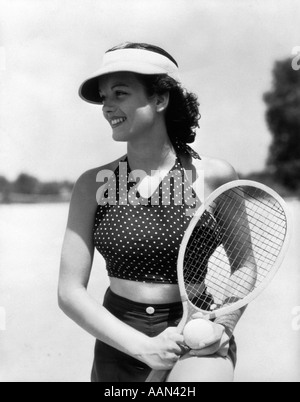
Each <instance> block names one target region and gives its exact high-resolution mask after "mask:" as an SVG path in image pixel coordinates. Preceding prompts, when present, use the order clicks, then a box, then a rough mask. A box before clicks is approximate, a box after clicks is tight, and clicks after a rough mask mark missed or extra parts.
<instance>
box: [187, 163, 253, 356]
mask: <svg viewBox="0 0 300 402" xmlns="http://www.w3.org/2000/svg"><path fill="white" fill-rule="evenodd" d="M207 165H208V166H206V169H205V170H204V175H205V177H206V179H207V180H208V181H209V187H210V188H211V190H212V191H213V190H215V189H217V188H218V187H220V186H222V185H223V184H226V183H228V182H230V181H233V180H238V175H237V173H236V171H235V170H234V168H233V167H232V166H231V165H230V164H228V163H227V162H225V161H222V160H212V161H210V162H209V164H207ZM207 195H209V194H206V196H207ZM245 309H246V307H243V308H241V309H239V310H237V311H234V312H232V313H230V314H225V315H222V316H221V317H218V318H217V319H215V321H214V322H213V324H214V334H213V336H212V337H211V339H208V340H207V342H206V344H205V345H203V346H202V348H201V349H200V350H197V351H193V352H192V354H195V355H197V356H205V355H210V354H214V353H218V354H220V355H222V356H225V355H227V351H228V345H229V340H230V338H231V336H232V334H233V331H234V329H235V327H236V325H237V323H238V321H239V320H240V318H241V316H242V315H243V313H244V311H245ZM201 317H202V314H201V313H199V314H198V313H196V314H195V315H194V317H193V318H201Z"/></svg>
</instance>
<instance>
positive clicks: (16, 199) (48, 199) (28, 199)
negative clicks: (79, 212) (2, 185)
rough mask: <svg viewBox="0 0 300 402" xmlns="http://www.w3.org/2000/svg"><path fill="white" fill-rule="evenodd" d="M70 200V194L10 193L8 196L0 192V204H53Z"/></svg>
mask: <svg viewBox="0 0 300 402" xmlns="http://www.w3.org/2000/svg"><path fill="white" fill-rule="evenodd" d="M70 200H71V194H59V195H57V194H53V195H52V194H49V195H41V194H20V193H10V194H9V196H7V195H6V196H4V195H3V194H0V205H9V204H54V203H68V202H70Z"/></svg>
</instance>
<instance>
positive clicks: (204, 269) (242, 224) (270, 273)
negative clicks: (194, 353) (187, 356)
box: [177, 180, 291, 330]
mask: <svg viewBox="0 0 300 402" xmlns="http://www.w3.org/2000/svg"><path fill="white" fill-rule="evenodd" d="M290 234H291V219H290V217H289V211H288V208H287V206H286V204H285V202H284V200H283V199H282V198H281V197H280V196H279V195H278V194H277V193H276V192H275V191H274V190H272V189H270V188H268V187H267V186H265V185H263V184H261V183H258V182H255V181H250V180H235V181H232V182H230V183H227V184H225V185H223V186H221V187H219V188H218V189H217V190H216V191H214V192H213V193H212V194H211V195H210V196H209V197H208V198H207V200H206V201H205V203H204V204H203V205H202V206H201V207H200V208H199V209H198V210H197V211H196V213H195V215H194V217H193V218H192V220H191V221H190V224H189V226H188V228H187V230H186V232H185V234H184V237H183V239H182V243H181V246H180V249H179V255H178V262H177V275H178V285H179V289H180V294H181V299H182V302H183V309H184V313H183V317H182V320H181V323H180V324H179V327H180V328H181V330H182V329H183V327H184V325H185V324H186V322H187V321H188V320H189V319H190V318H191V315H192V314H194V313H195V312H202V313H203V314H204V315H206V316H207V318H209V319H214V318H216V317H219V316H220V315H223V314H227V313H230V312H232V311H234V310H237V309H239V308H241V307H243V306H245V305H246V304H248V303H249V302H250V301H252V300H253V299H254V298H255V297H257V296H258V295H259V294H260V293H261V292H262V291H263V290H264V288H265V287H266V286H267V285H268V284H269V283H270V281H271V280H272V279H273V277H274V275H275V274H276V272H277V271H278V269H279V267H280V264H281V263H282V260H283V258H284V255H285V253H286V250H287V247H288V244H289V240H290ZM201 247H202V250H200V251H199V248H201ZM253 257H254V258H253ZM236 277H237V278H236ZM247 278H248V279H247ZM235 281H236V283H235ZM244 282H245V285H244Z"/></svg>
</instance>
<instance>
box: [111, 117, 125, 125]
mask: <svg viewBox="0 0 300 402" xmlns="http://www.w3.org/2000/svg"><path fill="white" fill-rule="evenodd" d="M125 120H126V119H125V117H119V118H117V119H113V120H111V124H112V125H115V124H119V123H122V122H123V121H125Z"/></svg>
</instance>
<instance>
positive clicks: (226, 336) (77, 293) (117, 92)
mask: <svg viewBox="0 0 300 402" xmlns="http://www.w3.org/2000/svg"><path fill="white" fill-rule="evenodd" d="M79 94H80V96H81V98H82V99H84V100H85V101H88V102H91V103H95V104H99V105H100V104H101V105H102V110H103V115H104V117H105V119H106V120H107V121H108V123H109V124H110V126H111V129H112V136H113V139H114V140H115V141H125V142H127V154H126V155H125V156H124V157H122V158H120V159H118V160H117V161H114V162H111V163H109V164H108V165H105V166H101V167H97V168H96V169H93V170H90V171H88V172H86V173H84V174H83V175H82V176H81V177H80V178H79V179H78V181H77V183H76V185H75V188H74V192H73V196H72V200H71V205H70V212H69V219H68V225H67V230H66V234H65V239H64V244H63V250H62V258H61V271H60V279H59V305H60V307H61V308H62V310H63V311H64V312H65V313H66V314H67V315H68V316H69V317H70V318H71V319H72V320H74V321H75V322H76V323H78V324H79V325H80V326H81V327H82V328H83V329H85V330H86V331H88V332H89V333H90V334H91V335H93V336H94V337H95V338H96V339H97V340H96V346H95V357H94V364H93V369H92V381H93V382H108V381H120V382H130V381H145V380H146V378H147V376H148V375H149V373H150V371H151V369H167V370H171V371H170V375H169V377H168V381H171V382H175V381H215V382H220V381H231V380H232V378H233V371H234V365H235V343H234V338H233V336H232V332H233V329H234V327H235V325H236V322H237V321H238V319H239V317H240V315H241V312H237V313H236V314H233V315H231V316H230V317H223V318H222V319H221V318H220V319H218V320H216V321H215V322H214V336H213V337H212V338H211V339H210V340H209V342H208V343H207V344H205V345H203V348H202V349H200V350H196V351H189V350H188V349H187V348H186V345H185V343H184V339H183V336H182V335H181V334H179V333H178V331H177V329H176V325H177V324H178V322H179V320H180V318H181V315H182V307H181V303H180V296H179V290H178V285H177V279H176V260H177V254H178V249H179V245H180V242H181V239H182V236H183V234H184V231H185V228H186V227H187V225H188V223H189V221H190V219H191V217H192V215H193V212H194V211H195V208H196V207H197V206H198V205H199V203H200V202H203V201H204V198H206V197H207V196H208V195H209V194H210V193H211V192H212V191H214V190H215V189H216V188H217V187H218V186H220V185H222V184H224V183H226V182H228V181H231V180H233V179H236V178H237V176H236V173H235V171H234V169H233V168H232V167H231V166H230V165H229V164H228V163H226V162H224V161H221V160H217V159H212V158H207V157H203V156H201V157H200V156H199V155H198V154H196V152H194V151H193V150H192V149H191V148H190V147H189V146H188V145H187V143H190V142H193V141H194V139H195V129H196V127H198V120H199V118H200V114H199V110H198V103H197V99H196V96H195V95H194V94H192V93H188V92H187V91H186V90H184V89H183V88H182V86H181V84H180V81H179V77H178V66H177V63H176V61H175V60H174V59H173V58H172V57H171V56H170V55H169V54H168V53H167V52H165V51H164V50H163V49H161V48H159V47H156V46H152V45H148V44H139V43H125V44H123V45H120V46H117V47H115V48H113V49H110V50H109V51H107V52H106V53H105V56H104V59H103V64H102V66H101V68H100V70H98V71H97V72H96V73H95V74H94V75H93V76H92V77H90V78H89V79H87V80H86V81H85V82H84V83H83V84H82V85H81V87H80V90H79ZM202 171H203V172H204V182H203V183H200V184H201V185H202V187H203V188H202V187H201V186H200V187H199V185H198V186H197V183H198V184H199V181H200V179H201V178H202V177H203V175H201V174H199V172H202ZM176 175H177V176H176ZM176 177H177V178H178V177H180V178H181V179H182V182H180V181H179V182H178V181H176V180H177V179H176ZM124 183H125V193H124ZM178 183H179V184H178ZM182 188H184V192H183V193H184V197H182V198H183V199H182V202H177V201H178V197H177V196H178V193H180V194H182V191H181V190H182ZM199 188H200V190H201V189H203V194H202V191H199ZM187 194H189V195H187ZM96 195H97V196H96ZM95 248H96V249H98V250H99V251H100V252H101V254H102V255H103V257H104V258H105V260H106V264H107V270H108V275H109V278H110V287H109V289H108V290H107V292H106V295H105V297H104V303H103V306H100V305H99V304H98V302H97V301H95V300H94V299H92V297H91V296H90V295H89V294H88V293H87V285H88V281H89V277H90V272H91V267H92V262H93V255H94V249H95Z"/></svg>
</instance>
